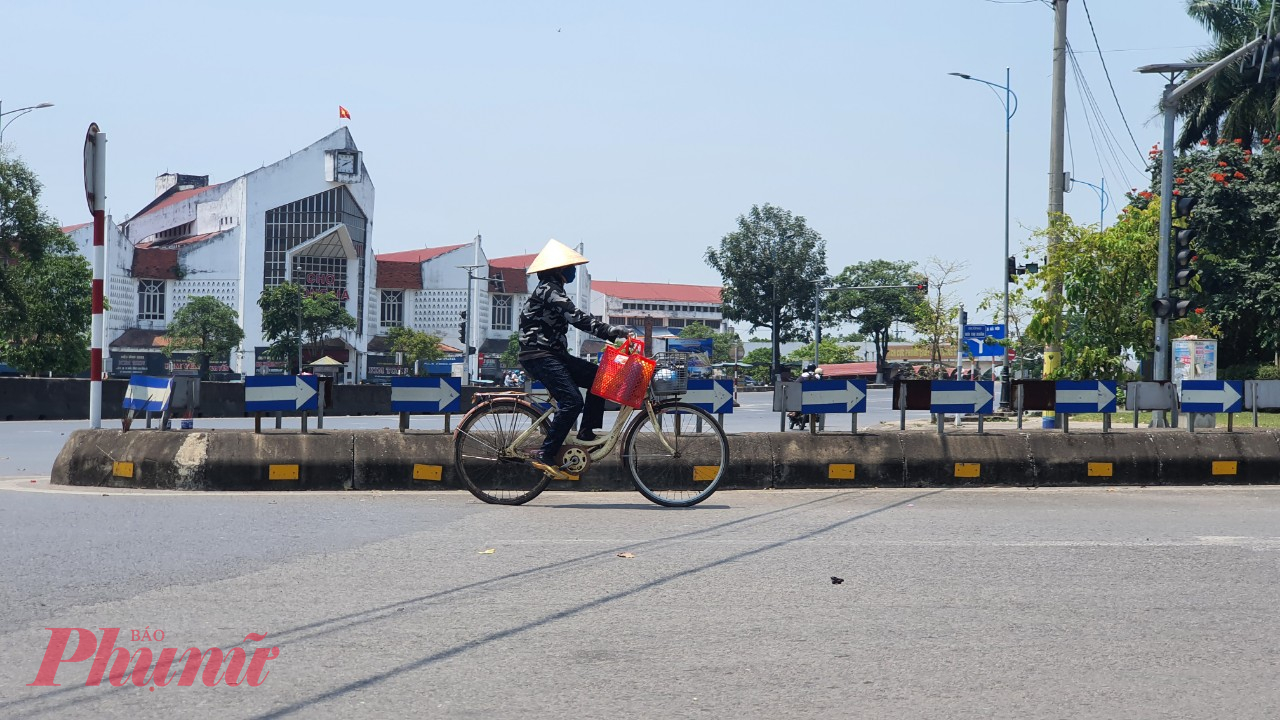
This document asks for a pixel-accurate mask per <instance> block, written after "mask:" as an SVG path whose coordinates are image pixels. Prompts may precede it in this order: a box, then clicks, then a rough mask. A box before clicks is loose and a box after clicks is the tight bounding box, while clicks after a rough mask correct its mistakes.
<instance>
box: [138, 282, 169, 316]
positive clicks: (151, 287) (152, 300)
mask: <svg viewBox="0 0 1280 720" xmlns="http://www.w3.org/2000/svg"><path fill="white" fill-rule="evenodd" d="M138 319H139V320H164V281H163V280H139V281H138Z"/></svg>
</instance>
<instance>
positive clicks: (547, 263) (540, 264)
mask: <svg viewBox="0 0 1280 720" xmlns="http://www.w3.org/2000/svg"><path fill="white" fill-rule="evenodd" d="M587 262H590V261H589V260H587V259H586V258H584V257H582V256H581V255H579V254H578V253H577V252H576V251H574V249H573V248H571V247H569V246H568V245H565V244H564V243H562V242H560V241H559V240H556V239H555V238H552V239H550V240H548V241H547V245H546V247H544V248H542V252H540V253H538V257H536V258H534V259H533V262H532V263H530V264H529V269H528V270H525V273H526V274H529V275H532V274H533V273H536V272H542V271H543V270H550V269H552V268H561V267H569V266H570V265H582V264H585V263H587Z"/></svg>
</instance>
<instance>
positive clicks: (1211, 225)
mask: <svg viewBox="0 0 1280 720" xmlns="http://www.w3.org/2000/svg"><path fill="white" fill-rule="evenodd" d="M1263 140H1264V142H1262V143H1261V148H1262V149H1261V150H1258V151H1255V150H1253V149H1251V148H1249V147H1247V146H1246V145H1245V144H1244V142H1240V143H1236V142H1220V144H1211V143H1207V142H1206V143H1205V144H1202V145H1197V146H1196V148H1195V149H1194V150H1193V151H1190V152H1187V153H1184V154H1182V155H1181V156H1179V157H1178V159H1177V160H1176V161H1175V162H1174V173H1175V177H1174V189H1175V192H1176V193H1178V194H1179V196H1180V197H1190V198H1194V199H1195V200H1196V201H1197V202H1196V205H1195V211H1194V214H1193V224H1194V227H1195V229H1196V233H1197V234H1196V236H1195V238H1194V240H1193V241H1192V243H1191V250H1192V252H1193V255H1194V260H1193V261H1192V267H1193V268H1194V269H1195V270H1197V271H1198V272H1199V275H1198V276H1197V277H1196V278H1195V279H1194V280H1193V281H1192V284H1191V286H1190V287H1188V288H1181V289H1178V288H1176V287H1175V295H1179V296H1181V297H1185V298H1188V299H1191V300H1192V301H1193V306H1192V307H1193V309H1194V310H1195V312H1193V313H1192V315H1191V316H1189V317H1188V318H1187V319H1185V320H1179V321H1177V322H1176V323H1175V325H1174V328H1173V329H1172V330H1171V333H1170V334H1171V336H1172V337H1178V336H1179V335H1180V334H1188V333H1191V334H1199V335H1201V336H1204V335H1206V334H1212V335H1213V336H1215V337H1218V338H1220V341H1219V344H1218V351H1219V353H1220V358H1219V365H1220V366H1222V367H1226V366H1228V365H1235V364H1240V363H1248V362H1256V361H1263V360H1267V361H1273V362H1274V360H1275V358H1276V354H1277V353H1278V352H1280V284H1277V283H1276V281H1275V278H1277V277H1280V253H1277V252H1276V230H1275V229H1276V228H1277V227H1280V149H1278V148H1280V141H1276V140H1269V139H1268V138H1264V139H1263ZM1157 159H1158V158H1157ZM1155 165H1156V168H1155V171H1154V172H1153V178H1152V186H1153V189H1154V188H1158V187H1159V184H1160V177H1159V175H1160V173H1159V164H1158V163H1155ZM1147 208H1152V209H1158V208H1159V201H1158V197H1157V196H1156V195H1154V194H1153V193H1152V192H1151V191H1144V192H1141V193H1136V194H1134V195H1132V196H1131V198H1130V207H1129V208H1126V210H1128V212H1127V213H1125V215H1126V216H1132V215H1134V214H1135V212H1140V211H1143V210H1145V209H1147ZM1176 222H1177V223H1181V222H1182V221H1176ZM1157 235H1158V233H1156V232H1154V231H1153V232H1152V240H1151V242H1152V243H1154V242H1155V241H1156V236H1157ZM1152 247H1154V245H1152ZM1151 257H1152V263H1154V257H1155V251H1154V250H1153V251H1152V252H1151ZM1151 277H1152V278H1153V281H1154V277H1155V273H1154V271H1153V272H1152V273H1151ZM1171 284H1172V283H1171ZM1147 300H1148V301H1149V300H1150V297H1149V298H1147ZM1150 346H1151V341H1150V340H1148V341H1147V342H1146V343H1144V345H1143V347H1150Z"/></svg>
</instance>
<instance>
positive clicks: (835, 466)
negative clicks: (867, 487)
mask: <svg viewBox="0 0 1280 720" xmlns="http://www.w3.org/2000/svg"><path fill="white" fill-rule="evenodd" d="M856 470H857V466H856V465H854V464H853V463H831V464H829V465H827V479H828V480H853V479H854V474H855V472H856Z"/></svg>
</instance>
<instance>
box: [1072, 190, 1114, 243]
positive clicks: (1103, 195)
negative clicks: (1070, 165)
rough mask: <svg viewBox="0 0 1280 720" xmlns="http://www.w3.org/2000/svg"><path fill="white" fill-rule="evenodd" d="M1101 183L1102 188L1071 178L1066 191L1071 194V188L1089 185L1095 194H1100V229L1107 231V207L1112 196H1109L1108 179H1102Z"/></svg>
mask: <svg viewBox="0 0 1280 720" xmlns="http://www.w3.org/2000/svg"><path fill="white" fill-rule="evenodd" d="M1101 182H1102V186H1101V187H1099V186H1097V185H1094V184H1093V183H1091V182H1089V181H1087V180H1077V179H1076V178H1070V179H1069V180H1068V181H1067V188H1066V189H1067V192H1071V186H1072V185H1074V184H1076V183H1080V184H1081V185H1088V186H1089V187H1091V188H1093V191H1094V192H1096V193H1098V202H1099V203H1100V204H1101V205H1102V207H1101V209H1099V210H1098V229H1099V230H1106V229H1107V222H1106V215H1107V206H1108V205H1110V204H1111V196H1110V195H1108V194H1107V179H1106V178H1105V177H1104V178H1102V181H1101Z"/></svg>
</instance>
